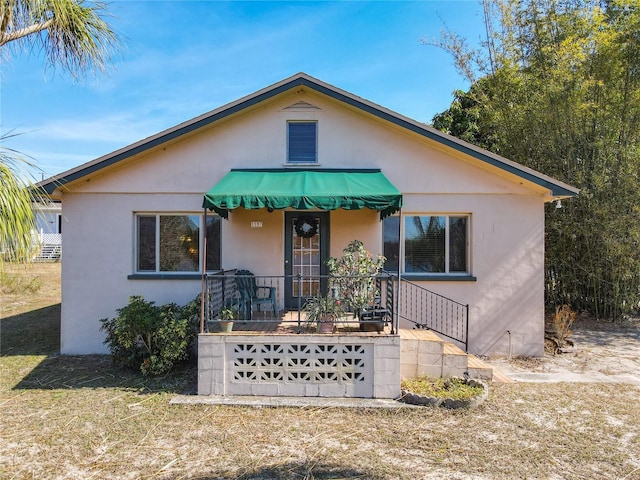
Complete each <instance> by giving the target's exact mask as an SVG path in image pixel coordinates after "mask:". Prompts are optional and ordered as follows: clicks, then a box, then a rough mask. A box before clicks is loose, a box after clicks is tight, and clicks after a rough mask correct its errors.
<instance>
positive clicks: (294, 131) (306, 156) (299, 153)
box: [287, 122, 318, 163]
mask: <svg viewBox="0 0 640 480" xmlns="http://www.w3.org/2000/svg"><path fill="white" fill-rule="evenodd" d="M317 137H318V124H317V122H287V141H288V148H287V162H288V163H317V162H318V155H317V146H318V142H317Z"/></svg>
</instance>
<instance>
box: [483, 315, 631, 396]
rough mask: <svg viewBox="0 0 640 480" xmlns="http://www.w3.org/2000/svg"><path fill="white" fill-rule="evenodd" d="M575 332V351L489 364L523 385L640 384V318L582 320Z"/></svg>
mask: <svg viewBox="0 0 640 480" xmlns="http://www.w3.org/2000/svg"><path fill="white" fill-rule="evenodd" d="M572 330H573V333H572V334H571V336H570V337H569V339H570V340H573V342H574V344H575V346H574V349H573V351H572V352H569V353H561V354H556V355H552V354H545V356H544V357H541V358H520V357H515V358H511V359H507V358H489V359H488V363H490V364H491V365H493V366H495V367H497V368H498V369H499V370H501V371H502V372H503V373H505V374H506V375H508V376H509V377H511V378H512V379H514V380H516V381H520V382H605V383H628V384H633V385H640V318H634V319H630V320H628V321H626V322H624V323H622V324H607V323H605V324H596V323H594V322H589V321H582V322H580V323H576V325H574V327H573V328H572Z"/></svg>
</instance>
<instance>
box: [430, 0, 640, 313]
mask: <svg viewBox="0 0 640 480" xmlns="http://www.w3.org/2000/svg"><path fill="white" fill-rule="evenodd" d="M483 5H484V7H485V11H486V12H488V15H487V16H486V27H487V28H486V31H487V34H488V37H487V41H486V43H485V47H484V50H476V51H470V50H468V49H467V50H465V44H464V42H463V41H461V40H460V39H459V38H458V37H457V36H455V35H452V34H447V35H445V36H444V37H443V38H442V39H441V41H440V42H439V43H438V46H440V47H442V48H445V49H446V50H448V51H450V52H451V53H452V54H453V56H454V58H455V59H456V61H457V62H458V65H457V66H458V68H459V70H460V71H461V72H463V73H465V74H466V75H467V78H468V79H469V80H471V81H474V83H473V86H472V88H471V89H470V91H469V92H468V93H466V94H456V100H454V103H453V104H452V107H451V108H450V109H449V110H447V111H446V112H443V113H442V114H440V115H438V116H436V118H434V121H436V120H437V123H438V127H439V128H441V129H443V130H445V131H448V132H449V133H452V134H453V135H456V136H460V137H462V138H464V139H466V140H468V141H471V142H472V143H475V144H478V145H480V146H483V147H486V148H489V149H490V150H492V151H494V152H497V153H500V154H501V155H504V156H506V157H508V158H510V159H512V160H514V161H517V162H519V163H522V164H524V165H526V166H529V167H532V168H535V169H536V170H539V171H541V172H544V173H546V174H548V175H551V176H554V177H556V178H558V179H560V180H562V181H565V182H567V183H569V184H571V185H574V186H576V187H578V188H580V189H581V192H580V195H579V196H578V197H577V198H576V199H573V200H571V201H567V202H563V208H562V209H555V208H553V207H549V209H548V211H547V222H546V246H545V248H546V302H547V308H548V311H550V312H553V311H554V308H555V306H557V305H562V304H570V305H572V306H573V307H574V308H576V309H578V310H586V311H588V312H590V313H592V314H593V315H594V316H595V317H596V318H618V317H620V316H622V315H624V314H627V313H630V312H633V311H634V310H638V308H639V307H640V255H639V251H640V55H638V53H637V52H638V51H640V2H638V1H637V0H634V1H632V2H629V1H626V2H622V1H616V0H612V1H609V2H606V4H605V6H602V5H601V2H598V1H595V0H581V1H561V2H548V1H545V0H524V1H521V2H510V1H508V0H485V1H484V2H483ZM475 75H481V78H480V79H479V80H477V79H476V78H475ZM467 97H468V99H467ZM463 100H468V102H467V103H462V101H463Z"/></svg>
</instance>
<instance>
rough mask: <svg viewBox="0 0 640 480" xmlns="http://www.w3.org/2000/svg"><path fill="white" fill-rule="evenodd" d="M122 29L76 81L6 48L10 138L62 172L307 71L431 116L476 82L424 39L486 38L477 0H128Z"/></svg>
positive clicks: (119, 10)
mask: <svg viewBox="0 0 640 480" xmlns="http://www.w3.org/2000/svg"><path fill="white" fill-rule="evenodd" d="M109 12H110V14H111V15H112V16H113V18H112V19H110V23H111V25H112V27H113V28H114V29H115V30H116V31H117V32H118V33H119V35H120V36H121V37H122V39H123V42H122V48H121V51H120V52H119V53H118V54H117V55H116V56H115V57H114V61H113V65H112V68H111V70H110V71H109V72H108V73H107V74H106V75H99V76H98V77H96V78H91V79H89V80H85V81H81V82H74V81H73V79H72V78H71V77H70V75H68V74H64V73H62V72H59V71H53V70H51V69H47V68H45V65H44V60H43V58H42V57H41V56H39V55H37V52H36V53H34V54H32V55H30V56H27V55H22V56H15V55H14V57H13V58H11V60H10V61H8V62H7V61H6V59H5V58H4V57H2V71H1V79H0V80H1V82H2V85H1V88H2V89H1V92H0V95H1V97H0V98H1V105H0V114H1V123H0V127H1V129H2V133H4V134H6V133H7V132H10V131H12V132H14V133H15V132H20V133H22V135H19V136H18V137H16V138H13V139H11V140H10V141H8V142H7V143H6V146H7V147H10V148H14V149H17V150H19V151H21V152H22V153H24V154H27V155H29V156H30V157H32V158H33V159H34V160H35V161H36V162H37V164H38V165H39V166H40V168H41V169H42V170H43V172H44V175H45V176H50V175H54V174H56V173H60V172H62V171H65V170H68V169H70V168H73V167H75V166H77V165H80V164H82V163H84V162H86V161H89V160H92V159H94V158H97V157H99V156H101V155H104V154H107V153H110V152H112V151H114V150H116V149H118V148H121V147H123V146H126V145H129V144H131V143H133V142H136V141H138V140H141V139H143V138H145V137H148V136H149V135H153V134H155V133H157V132H159V131H161V130H164V129H166V128H169V127H171V126H173V125H176V124H178V123H180V122H182V121H185V120H188V119H190V118H193V117H195V116H197V115H200V114H202V113H205V112H207V111H209V110H212V109H214V108H217V107H219V106H221V105H224V104H226V103H228V102H231V101H233V100H236V99H238V98H240V97H242V96H244V95H248V94H250V93H253V92H255V91H256V90H259V89H261V88H263V87H266V86H268V85H270V84H272V83H275V82H277V81H279V80H282V79H284V78H286V77H289V76H291V75H293V74H295V73H297V72H301V71H302V72H305V73H308V74H309V75H312V76H314V77H317V78H319V79H320V80H323V81H325V82H328V83H330V84H332V85H335V86H336V87H339V88H342V89H344V90H347V91H349V92H351V93H353V94H356V95H359V96H361V97H364V98H366V99H367V100H371V101H373V102H376V103H378V104H381V105H383V106H385V107H387V108H390V109H392V110H395V111H396V112H398V113H401V114H403V115H406V116H409V117H411V118H414V119H416V120H419V121H423V122H430V121H431V119H432V117H433V115H434V114H436V113H438V112H441V111H442V110H444V109H446V108H447V107H448V106H449V104H450V103H451V99H452V95H451V94H452V92H453V90H455V89H458V88H461V89H465V88H467V87H468V85H467V84H466V83H465V82H464V81H463V79H462V78H461V77H460V76H459V75H458V74H457V73H456V71H455V69H454V68H453V62H452V59H451V58H450V57H449V56H448V55H447V54H446V53H444V52H442V51H440V50H439V49H437V48H435V47H430V46H425V45H422V44H421V43H420V39H422V38H436V37H438V35H439V32H440V30H442V29H443V28H445V26H446V27H447V28H449V29H451V30H454V31H456V32H458V33H460V34H462V35H464V36H465V37H466V38H468V40H469V41H470V42H471V43H472V44H474V43H478V42H479V41H480V39H481V36H482V31H483V28H482V21H481V19H482V15H481V8H480V5H479V3H478V2H477V1H476V0H458V1H445V0H442V1H436V0H425V1H408V2H406V1H374V2H365V1H350V2H347V1H339V2H329V1H321V2H312V1H298V2H285V1H281V2H267V1H251V2H220V1H204V0H203V1H178V0H173V1H159V0H156V1H135V0H127V1H124V0H116V1H112V2H111V3H110V6H109Z"/></svg>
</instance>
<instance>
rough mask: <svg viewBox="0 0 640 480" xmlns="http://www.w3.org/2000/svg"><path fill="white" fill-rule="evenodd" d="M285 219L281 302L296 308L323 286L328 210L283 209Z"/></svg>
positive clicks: (321, 290)
mask: <svg viewBox="0 0 640 480" xmlns="http://www.w3.org/2000/svg"><path fill="white" fill-rule="evenodd" d="M284 220H285V229H284V230H285V231H284V234H285V237H284V238H285V245H284V274H285V296H284V301H285V307H286V308H289V309H296V308H298V304H300V305H304V302H305V301H306V299H307V298H309V297H312V296H316V295H319V294H320V293H321V292H323V290H325V289H326V277H321V276H323V275H327V265H326V261H327V258H328V256H329V212H285V214H284ZM298 276H300V278H298ZM323 293H324V292H323Z"/></svg>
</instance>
